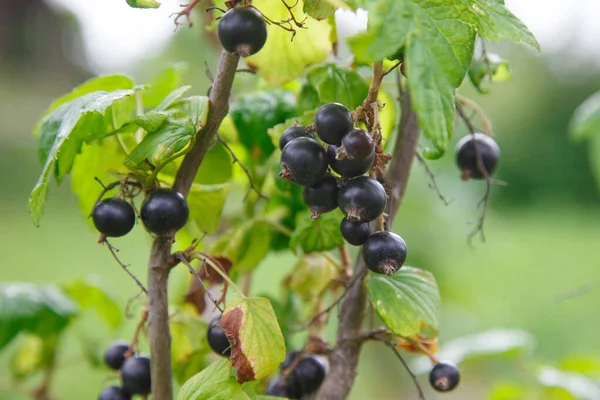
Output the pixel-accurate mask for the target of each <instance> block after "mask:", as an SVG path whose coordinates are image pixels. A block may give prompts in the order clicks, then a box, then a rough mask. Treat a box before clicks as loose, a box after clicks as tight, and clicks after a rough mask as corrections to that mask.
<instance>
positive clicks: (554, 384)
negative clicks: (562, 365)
mask: <svg viewBox="0 0 600 400" xmlns="http://www.w3.org/2000/svg"><path fill="white" fill-rule="evenodd" d="M537 379H538V381H539V382H540V384H541V385H542V386H546V387H549V388H560V389H563V390H565V391H566V392H567V393H569V394H570V395H571V396H573V399H578V400H595V399H600V387H598V384H597V383H596V381H594V380H593V379H591V378H589V377H587V376H585V375H581V374H577V373H574V372H565V371H561V370H559V369H556V368H554V367H551V366H543V367H541V368H540V369H539V371H538V373H537Z"/></svg>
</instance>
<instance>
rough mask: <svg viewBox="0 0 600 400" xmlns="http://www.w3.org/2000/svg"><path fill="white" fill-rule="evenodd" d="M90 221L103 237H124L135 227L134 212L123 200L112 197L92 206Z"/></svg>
mask: <svg viewBox="0 0 600 400" xmlns="http://www.w3.org/2000/svg"><path fill="white" fill-rule="evenodd" d="M92 220H93V221H94V226H95V227H96V229H98V231H99V232H100V233H102V234H104V235H105V236H108V237H119V236H125V235H127V234H128V233H129V232H130V231H131V230H132V229H133V226H134V225H135V211H133V207H132V206H131V204H129V203H128V202H126V201H125V200H123V199H118V198H116V197H113V198H110V199H104V200H102V201H100V202H99V203H98V204H96V205H95V206H94V210H93V211H92Z"/></svg>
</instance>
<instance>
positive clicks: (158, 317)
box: [148, 51, 240, 400]
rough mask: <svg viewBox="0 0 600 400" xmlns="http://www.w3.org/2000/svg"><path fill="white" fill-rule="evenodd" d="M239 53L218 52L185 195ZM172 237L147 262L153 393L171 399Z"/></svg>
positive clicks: (223, 111) (183, 180) (187, 163)
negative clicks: (170, 284)
mask: <svg viewBox="0 0 600 400" xmlns="http://www.w3.org/2000/svg"><path fill="white" fill-rule="evenodd" d="M239 59H240V57H239V56H237V55H235V54H230V53H227V52H225V51H223V52H222V53H221V57H220V59H219V66H218V68H217V74H216V78H215V80H214V82H213V86H212V90H211V92H210V96H209V110H208V117H207V121H206V125H205V126H204V127H202V128H201V129H200V130H199V131H198V133H197V134H196V140H195V142H194V146H193V147H192V149H191V150H190V151H189V152H188V153H187V154H186V155H185V157H184V159H183V162H182V163H181V166H180V167H179V170H178V171H177V176H176V177H175V183H174V184H173V188H174V189H175V190H177V191H179V192H180V193H181V194H183V195H184V196H187V195H188V193H189V191H190V187H191V186H192V183H193V182H194V178H195V176H196V173H197V172H198V168H200V165H201V164H202V160H204V156H205V155H206V152H207V151H208V148H209V146H210V144H211V142H212V141H213V139H214V138H215V135H216V134H217V130H218V128H219V125H221V122H222V121H223V118H225V116H226V115H227V112H228V111H229V94H230V92H231V86H232V84H233V79H234V77H235V71H236V69H237V66H238V62H239ZM173 265H174V262H173V257H172V255H171V239H170V238H166V237H160V236H157V237H156V238H154V242H153V243H152V250H151V251H150V261H149V263H148V293H149V295H148V298H149V306H148V338H149V341H150V355H151V368H152V397H153V398H155V399H160V400H172V399H173V387H172V382H171V381H172V379H171V333H170V331H169V314H168V305H169V303H168V297H167V279H168V277H169V271H170V270H171V268H172V267H173Z"/></svg>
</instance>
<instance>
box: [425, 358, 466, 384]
mask: <svg viewBox="0 0 600 400" xmlns="http://www.w3.org/2000/svg"><path fill="white" fill-rule="evenodd" d="M459 382H460V372H459V371H458V368H456V365H454V364H453V363H451V362H448V361H442V362H439V363H437V364H435V365H434V366H433V368H432V369H431V372H430V373H429V383H430V384H431V387H432V388H434V389H435V390H437V391H438V392H449V391H451V390H452V389H454V388H455V387H456V386H458V383H459Z"/></svg>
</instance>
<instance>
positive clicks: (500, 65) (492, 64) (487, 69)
mask: <svg viewBox="0 0 600 400" xmlns="http://www.w3.org/2000/svg"><path fill="white" fill-rule="evenodd" d="M490 73H491V75H492V77H491V78H492V80H493V81H495V82H504V81H507V80H509V79H510V78H511V73H510V68H509V63H508V61H506V60H503V59H502V57H500V56H499V55H497V54H494V53H489V54H487V56H486V58H484V59H478V60H476V61H474V62H473V64H472V65H471V68H469V78H470V79H471V83H473V86H475V88H476V89H477V90H478V91H479V93H481V94H488V93H489V90H488V89H486V88H484V87H483V86H482V84H483V82H484V81H485V79H486V78H487V79H489V74H490Z"/></svg>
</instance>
